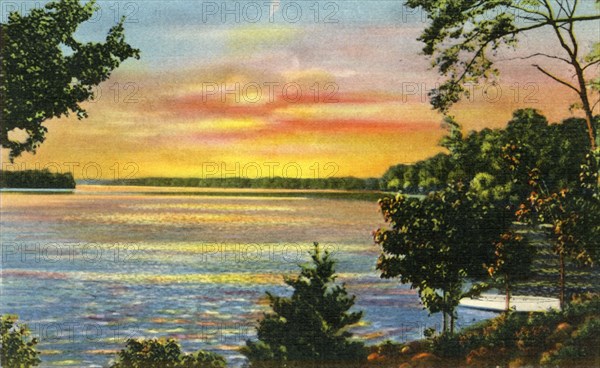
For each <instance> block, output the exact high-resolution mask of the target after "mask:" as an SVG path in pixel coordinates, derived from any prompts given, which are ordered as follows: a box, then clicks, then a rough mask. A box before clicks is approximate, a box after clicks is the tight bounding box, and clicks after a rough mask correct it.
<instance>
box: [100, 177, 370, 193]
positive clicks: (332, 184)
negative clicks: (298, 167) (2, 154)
mask: <svg viewBox="0 0 600 368" xmlns="http://www.w3.org/2000/svg"><path fill="white" fill-rule="evenodd" d="M101 184H108V185H135V186H153V187H194V188H248V189H337V190H379V189H380V179H378V178H366V179H365V178H355V177H331V178H284V177H264V178H241V177H232V178H161V177H154V178H137V179H122V180H111V181H105V182H102V183H101Z"/></svg>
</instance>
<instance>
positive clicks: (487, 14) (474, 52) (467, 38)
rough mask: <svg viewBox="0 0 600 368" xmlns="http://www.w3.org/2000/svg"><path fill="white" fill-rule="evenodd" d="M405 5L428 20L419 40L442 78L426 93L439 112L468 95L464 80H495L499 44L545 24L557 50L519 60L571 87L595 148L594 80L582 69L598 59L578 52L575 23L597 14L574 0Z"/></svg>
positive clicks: (426, 0)
mask: <svg viewBox="0 0 600 368" xmlns="http://www.w3.org/2000/svg"><path fill="white" fill-rule="evenodd" d="M406 4H407V5H408V6H409V7H412V8H417V7H421V8H422V9H423V10H425V11H426V12H427V16H428V18H429V20H430V22H429V23H428V25H427V27H426V28H425V30H424V31H423V33H422V34H421V36H420V37H419V40H420V41H422V42H424V43H425V46H424V48H423V52H424V54H425V55H429V56H432V66H434V67H437V69H438V72H439V73H440V74H441V75H443V76H445V77H446V81H445V82H444V83H442V84H441V85H440V86H439V87H438V88H436V89H433V90H432V91H431V92H430V97H431V104H432V105H433V107H434V108H436V109H438V110H440V111H442V112H447V111H448V110H449V108H450V107H451V106H452V105H453V104H454V103H456V102H458V101H459V100H461V98H462V97H463V96H466V97H468V96H469V89H468V88H467V87H466V84H476V83H477V82H479V81H480V80H482V79H483V80H492V81H493V82H495V77H496V76H497V75H498V74H499V70H498V69H497V68H496V66H495V60H494V59H495V56H496V55H497V54H498V52H499V51H500V50H501V49H504V48H509V49H510V48H512V49H514V48H516V46H517V44H518V41H519V36H521V35H527V34H529V33H530V32H531V31H533V30H536V29H541V28H548V31H549V32H551V34H552V35H556V45H557V46H559V47H560V48H561V51H562V54H552V53H545V52H536V53H529V54H525V56H524V57H522V59H523V60H532V66H533V67H535V68H536V69H537V70H538V71H539V72H541V73H542V74H544V75H545V76H546V77H549V78H550V79H552V80H554V81H556V82H558V83H560V84H561V85H563V86H566V87H567V88H569V89H571V90H572V91H574V92H576V94H577V97H578V98H579V99H580V102H581V104H580V106H581V108H582V109H583V110H584V112H585V114H586V119H587V122H586V123H587V130H588V139H589V140H588V142H589V144H590V147H591V148H595V134H596V129H595V127H594V126H593V120H594V119H593V116H592V111H593V106H592V104H591V103H590V101H595V100H596V99H595V98H594V97H595V96H592V94H593V93H594V91H596V92H597V89H596V90H594V88H591V89H590V88H586V86H587V85H589V84H591V85H592V87H593V86H595V85H596V84H595V81H596V80H595V79H592V78H590V77H588V76H587V75H586V73H585V71H586V69H588V67H593V66H594V65H595V64H597V63H598V62H599V61H600V59H599V56H598V53H597V51H596V50H592V52H590V53H589V54H588V55H581V49H582V47H580V45H579V44H578V41H577V30H578V28H577V27H575V26H574V25H576V24H580V23H583V22H594V21H595V22H597V21H598V20H599V19H600V14H598V13H597V12H593V13H591V14H583V13H582V12H581V10H580V9H577V1H572V2H564V1H562V0H543V1H542V0H528V1H523V0H482V1H473V0H451V1H450V0H408V1H407V2H406ZM567 25H568V26H567ZM550 60H551V61H556V60H560V61H561V62H562V64H563V66H565V64H566V67H567V70H568V75H574V76H575V77H576V82H575V83H573V82H572V81H571V79H570V78H567V77H563V76H562V75H560V74H558V75H557V74H555V73H554V72H552V71H549V69H548V67H547V66H545V65H544V64H543V62H544V61H550ZM540 64H541V65H540ZM548 65H549V66H551V65H552V64H548ZM592 69H593V68H592ZM594 77H597V76H596V75H594ZM590 82H591V83H590ZM596 95H597V93H596Z"/></svg>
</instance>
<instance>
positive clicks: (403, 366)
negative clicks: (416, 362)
mask: <svg viewBox="0 0 600 368" xmlns="http://www.w3.org/2000/svg"><path fill="white" fill-rule="evenodd" d="M398 368H412V366H411V365H410V363H402V364H400V365H399V366H398Z"/></svg>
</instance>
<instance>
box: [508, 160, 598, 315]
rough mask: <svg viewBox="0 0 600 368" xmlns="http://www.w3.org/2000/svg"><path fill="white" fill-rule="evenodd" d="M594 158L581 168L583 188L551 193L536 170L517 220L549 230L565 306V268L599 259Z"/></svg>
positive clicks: (532, 174)
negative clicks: (571, 260) (570, 261)
mask: <svg viewBox="0 0 600 368" xmlns="http://www.w3.org/2000/svg"><path fill="white" fill-rule="evenodd" d="M591 162H592V158H591V155H588V157H587V163H588V164H587V165H585V164H584V165H582V173H581V188H579V189H577V188H571V189H569V188H564V189H562V190H560V191H556V192H550V191H548V190H547V189H546V188H545V187H544V185H543V183H541V182H540V180H539V175H538V171H537V170H536V169H534V170H532V172H531V180H530V184H531V187H532V191H531V195H530V197H529V199H528V201H527V202H525V203H522V204H521V206H520V208H519V210H518V211H517V217H518V218H520V219H521V220H524V221H528V222H530V223H541V224H542V225H549V226H545V228H546V229H548V230H549V235H550V238H551V239H552V241H553V244H554V252H555V253H556V255H558V257H559V299H560V306H561V309H562V308H564V305H565V278H566V268H565V264H566V262H567V259H568V258H571V259H574V260H575V261H576V262H578V263H579V264H582V265H586V266H592V265H593V264H594V263H597V262H598V261H599V260H600V259H599V258H598V256H599V255H600V254H599V251H598V239H600V193H599V192H598V188H597V186H596V183H597V181H598V174H597V172H595V171H593V170H591V169H590V167H592V165H591Z"/></svg>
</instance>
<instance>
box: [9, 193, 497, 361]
mask: <svg viewBox="0 0 600 368" xmlns="http://www.w3.org/2000/svg"><path fill="white" fill-rule="evenodd" d="M199 191H201V192H202V193H197V192H199ZM0 196H1V197H0V198H1V210H2V212H1V215H2V216H1V228H0V230H1V233H2V235H1V242H2V276H1V279H0V280H1V293H2V298H1V302H0V312H1V313H3V314H4V313H14V314H18V315H19V316H20V319H21V320H23V321H24V322H27V323H28V324H29V325H30V327H31V329H32V331H33V333H34V335H35V336H37V337H38V338H39V339H40V344H39V345H38V348H39V350H41V351H42V352H43V355H42V356H41V358H42V361H43V363H42V366H71V367H93V366H96V367H100V366H107V365H108V364H109V361H110V360H111V359H112V358H113V357H114V352H115V351H117V350H118V349H120V348H122V347H123V346H124V342H125V340H126V339H127V338H128V337H154V336H156V337H160V336H165V337H166V336H170V337H176V338H178V339H179V340H180V342H181V344H182V346H183V347H184V350H186V351H195V350H197V349H206V350H211V351H215V352H218V353H220V354H224V355H225V356H226V357H227V359H228V362H229V363H230V364H231V365H232V366H241V365H242V364H243V362H244V359H243V357H242V356H241V355H240V354H239V353H238V352H237V349H238V347H239V346H241V345H243V344H244V341H245V340H246V339H252V338H254V337H255V331H254V325H255V321H256V320H257V319H258V318H260V316H261V315H262V313H263V312H264V311H266V310H267V308H268V306H267V305H266V303H265V298H264V293H265V291H267V290H268V291H271V292H273V293H275V294H289V293H290V289H289V288H287V287H286V286H285V285H284V284H283V279H282V274H294V273H297V272H298V266H297V265H298V264H299V263H303V262H306V261H308V259H309V257H308V253H307V252H308V251H309V250H310V249H311V246H312V243H313V242H314V241H318V242H320V243H321V244H322V245H323V246H324V247H326V248H327V249H329V250H330V251H331V252H332V253H334V256H335V258H336V259H337V260H338V261H339V262H338V265H337V271H338V272H339V274H340V277H339V281H341V282H345V283H346V285H347V288H348V289H349V291H350V292H351V293H353V294H355V295H356V296H357V299H356V301H357V303H356V309H360V310H363V311H364V312H365V313H364V317H363V323H361V324H360V325H359V326H356V327H355V328H354V329H353V332H354V333H355V334H356V335H357V336H359V337H360V338H362V339H364V340H365V341H366V342H367V343H375V342H378V341H383V340H386V339H391V340H396V341H404V340H411V339H415V338H419V337H421V336H422V333H423V330H424V329H425V328H427V327H435V326H437V327H439V326H440V324H441V321H440V316H433V317H428V315H427V312H426V311H424V310H423V308H422V306H421V305H420V304H419V298H418V296H417V295H416V293H415V292H414V291H413V290H409V288H408V287H407V286H403V285H399V284H398V282H397V281H395V280H381V279H379V277H378V273H377V272H376V270H375V262H376V259H377V255H378V247H377V246H376V245H374V244H373V240H372V237H371V232H372V231H373V230H375V229H376V228H377V227H379V226H381V225H383V221H382V217H381V214H380V213H379V212H378V207H377V204H376V203H373V202H369V201H358V200H343V199H326V198H311V197H307V196H305V195H304V194H301V193H300V194H298V195H295V194H293V192H291V194H290V192H289V191H288V192H286V191H261V190H239V191H233V190H208V189H195V190H194V189H189V188H180V189H173V188H135V187H102V186H80V187H78V189H77V190H76V191H75V192H74V193H71V194H64V193H63V194H52V193H35V194H33V193H6V192H4V193H2V194H1V195H0ZM459 315H460V318H459V321H458V324H459V326H461V325H462V326H465V325H468V324H470V323H472V322H474V321H478V320H481V319H483V318H489V317H491V316H493V314H492V313H489V312H482V311H476V310H468V309H462V308H461V309H460V310H459Z"/></svg>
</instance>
